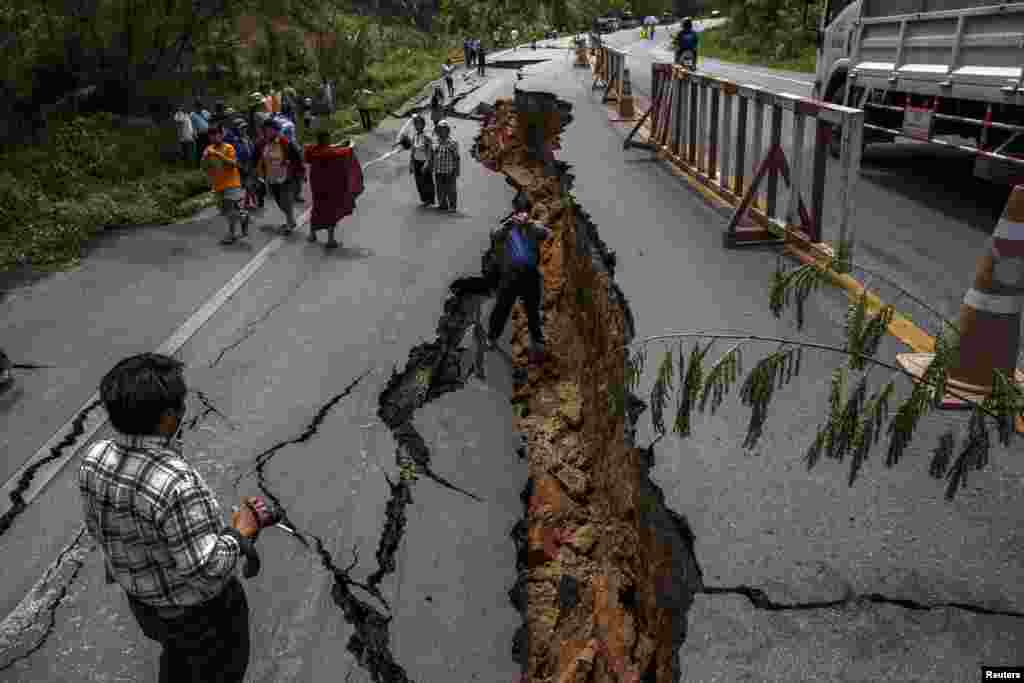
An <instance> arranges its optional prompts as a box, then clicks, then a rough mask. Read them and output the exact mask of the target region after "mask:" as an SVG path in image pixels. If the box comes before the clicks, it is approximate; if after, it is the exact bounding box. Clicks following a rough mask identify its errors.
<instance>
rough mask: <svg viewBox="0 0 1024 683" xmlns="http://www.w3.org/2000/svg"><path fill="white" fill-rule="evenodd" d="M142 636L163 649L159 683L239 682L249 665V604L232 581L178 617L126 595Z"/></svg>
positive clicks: (234, 579) (241, 589)
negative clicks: (217, 593)
mask: <svg viewBox="0 0 1024 683" xmlns="http://www.w3.org/2000/svg"><path fill="white" fill-rule="evenodd" d="M128 604H129V606H130V607H131V610H132V613H133V614H134V615H135V619H136V621H138V623H139V626H140V627H141V628H142V632H143V633H144V634H146V637H147V638H149V639H151V640H155V641H157V642H158V643H160V644H161V645H163V648H164V649H163V652H162V653H161V654H160V678H159V682H160V683H242V681H244V680H245V670H246V668H248V666H249V603H248V602H247V601H246V599H245V589H244V588H242V582H241V581H239V580H238V578H237V577H233V578H232V579H231V580H230V581H229V582H228V584H227V586H226V587H225V588H224V590H223V592H221V594H220V595H218V596H217V597H215V598H213V599H212V600H210V601H208V602H204V603H203V604H201V605H196V606H194V607H184V608H182V609H180V610H178V612H179V613H178V614H170V615H168V614H166V613H164V610H160V609H157V608H155V607H151V606H149V605H146V604H144V603H141V602H139V601H138V600H135V599H134V598H132V597H131V596H128Z"/></svg>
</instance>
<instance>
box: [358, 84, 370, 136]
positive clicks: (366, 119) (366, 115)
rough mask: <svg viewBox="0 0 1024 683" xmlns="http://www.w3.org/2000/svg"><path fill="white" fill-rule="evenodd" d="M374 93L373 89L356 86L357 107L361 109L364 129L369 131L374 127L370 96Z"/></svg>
mask: <svg viewBox="0 0 1024 683" xmlns="http://www.w3.org/2000/svg"><path fill="white" fill-rule="evenodd" d="M371 95H373V91H372V90H368V89H366V88H356V92H355V100H356V109H357V110H359V118H360V119H361V120H362V123H363V130H366V131H369V130H370V129H371V128H373V117H372V116H371V114H370V104H369V98H370V96H371Z"/></svg>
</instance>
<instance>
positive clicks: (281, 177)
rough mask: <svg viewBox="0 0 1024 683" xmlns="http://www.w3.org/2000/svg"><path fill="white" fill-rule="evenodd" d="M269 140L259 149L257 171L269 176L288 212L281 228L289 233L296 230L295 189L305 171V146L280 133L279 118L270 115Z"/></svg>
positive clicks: (266, 127)
mask: <svg viewBox="0 0 1024 683" xmlns="http://www.w3.org/2000/svg"><path fill="white" fill-rule="evenodd" d="M263 131H264V135H265V136H266V142H265V143H264V145H263V148H262V149H261V150H260V154H259V158H258V159H257V162H256V165H257V169H258V173H259V174H260V176H261V177H263V178H265V179H266V182H267V187H268V188H269V190H270V193H271V194H272V195H273V196H274V201H275V202H277V205H278V206H279V207H280V208H281V211H283V212H284V215H285V221H286V222H285V224H284V225H282V226H281V232H282V233H284V234H285V235H290V234H291V233H292V231H294V230H295V226H296V221H295V193H296V186H297V185H298V183H299V179H300V178H304V177H305V175H306V167H305V164H304V163H303V160H302V150H301V149H300V148H299V146H298V145H296V144H295V143H294V142H292V141H290V140H289V139H288V138H286V137H285V136H284V135H282V134H281V125H280V123H279V122H278V120H277V119H268V120H267V122H266V123H265V124H264V125H263Z"/></svg>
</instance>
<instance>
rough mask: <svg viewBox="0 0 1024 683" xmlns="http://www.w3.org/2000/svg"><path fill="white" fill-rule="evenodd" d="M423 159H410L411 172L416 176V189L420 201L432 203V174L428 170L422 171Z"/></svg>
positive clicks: (424, 164)
mask: <svg viewBox="0 0 1024 683" xmlns="http://www.w3.org/2000/svg"><path fill="white" fill-rule="evenodd" d="M426 164H427V162H425V161H416V160H415V159H413V161H412V174H413V176H414V177H415V178H416V189H417V190H418V191H419V193H420V201H421V202H424V203H425V204H433V203H434V175H433V174H432V173H431V172H430V171H424V170H423V167H424V166H426Z"/></svg>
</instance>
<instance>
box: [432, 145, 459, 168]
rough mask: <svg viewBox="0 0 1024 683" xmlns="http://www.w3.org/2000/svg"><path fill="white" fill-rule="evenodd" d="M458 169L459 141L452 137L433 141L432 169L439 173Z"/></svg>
mask: <svg viewBox="0 0 1024 683" xmlns="http://www.w3.org/2000/svg"><path fill="white" fill-rule="evenodd" d="M458 170H459V143H458V142H456V141H455V139H454V138H448V139H447V140H446V141H443V142H442V141H441V140H438V141H437V142H435V143H434V171H435V172H436V173H438V174H440V175H447V174H449V173H455V172H457V171H458Z"/></svg>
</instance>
